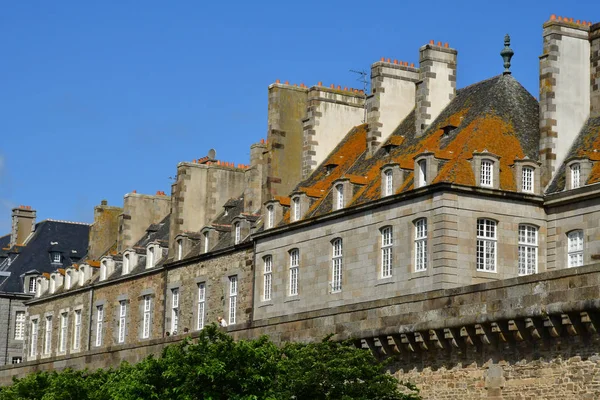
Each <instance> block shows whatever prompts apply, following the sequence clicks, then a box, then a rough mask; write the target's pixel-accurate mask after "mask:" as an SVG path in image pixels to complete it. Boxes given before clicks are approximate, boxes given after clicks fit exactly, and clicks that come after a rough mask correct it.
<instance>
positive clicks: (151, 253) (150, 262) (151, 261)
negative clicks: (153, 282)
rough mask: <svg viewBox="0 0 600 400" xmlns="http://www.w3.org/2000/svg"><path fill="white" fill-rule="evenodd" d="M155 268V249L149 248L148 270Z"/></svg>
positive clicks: (147, 256) (147, 251) (147, 253)
mask: <svg viewBox="0 0 600 400" xmlns="http://www.w3.org/2000/svg"><path fill="white" fill-rule="evenodd" d="M152 267H154V247H148V250H146V268H152Z"/></svg>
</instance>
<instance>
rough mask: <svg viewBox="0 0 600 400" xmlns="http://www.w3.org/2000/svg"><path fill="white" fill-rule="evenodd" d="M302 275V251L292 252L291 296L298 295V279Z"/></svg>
mask: <svg viewBox="0 0 600 400" xmlns="http://www.w3.org/2000/svg"><path fill="white" fill-rule="evenodd" d="M299 273H300V250H298V249H292V250H290V289H289V295H290V296H297V295H298V279H299Z"/></svg>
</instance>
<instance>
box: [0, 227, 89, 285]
mask: <svg viewBox="0 0 600 400" xmlns="http://www.w3.org/2000/svg"><path fill="white" fill-rule="evenodd" d="M89 230H90V226H89V225H88V224H82V223H74V222H65V221H53V220H45V221H41V222H39V223H37V224H36V225H35V230H34V234H33V235H32V236H31V237H30V238H29V240H28V242H27V243H26V244H25V245H24V246H14V247H13V248H12V249H10V250H9V251H7V253H8V256H9V257H10V258H11V259H12V261H11V264H10V266H9V265H7V264H8V263H3V264H2V268H1V269H2V271H6V272H10V276H9V277H8V278H6V279H4V277H1V278H0V279H3V280H2V281H1V282H0V292H21V293H22V292H23V279H22V275H23V274H25V273H26V272H29V271H34V270H35V271H38V272H39V273H48V272H53V271H55V270H57V269H58V268H65V267H68V266H70V265H72V264H73V263H75V262H78V261H79V260H80V259H81V258H82V257H83V256H84V255H85V253H86V252H87V247H88V238H89ZM8 237H9V240H10V235H8ZM5 238H6V236H3V237H2V238H0V244H3V241H4V240H6V239H5ZM2 247H5V246H2ZM55 251H58V252H60V253H61V255H62V257H61V263H52V262H51V259H50V252H55Z"/></svg>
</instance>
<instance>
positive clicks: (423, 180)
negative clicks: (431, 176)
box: [417, 160, 427, 187]
mask: <svg viewBox="0 0 600 400" xmlns="http://www.w3.org/2000/svg"><path fill="white" fill-rule="evenodd" d="M417 166H418V167H419V180H418V185H417V187H423V186H425V185H427V160H421V161H419V162H418V164H417Z"/></svg>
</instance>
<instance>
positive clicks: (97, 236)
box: [88, 200, 123, 260]
mask: <svg viewBox="0 0 600 400" xmlns="http://www.w3.org/2000/svg"><path fill="white" fill-rule="evenodd" d="M122 212H123V209H122V208H121V207H113V206H109V205H108V202H107V201H106V200H102V202H101V203H100V205H99V206H96V207H94V223H93V224H92V226H91V227H90V240H89V245H88V258H89V259H91V260H98V259H99V258H100V256H101V255H102V254H104V253H106V252H107V251H108V250H109V249H110V248H111V247H112V246H113V245H115V243H116V241H117V237H118V234H119V215H121V213H122Z"/></svg>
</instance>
